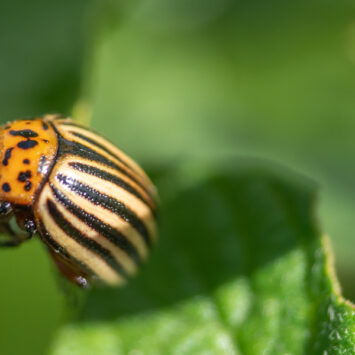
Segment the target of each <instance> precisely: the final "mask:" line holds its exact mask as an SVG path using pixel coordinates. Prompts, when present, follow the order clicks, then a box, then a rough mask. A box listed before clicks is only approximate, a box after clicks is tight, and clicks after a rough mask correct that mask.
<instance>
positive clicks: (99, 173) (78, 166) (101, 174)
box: [69, 162, 155, 215]
mask: <svg viewBox="0 0 355 355" xmlns="http://www.w3.org/2000/svg"><path fill="white" fill-rule="evenodd" d="M69 166H71V167H72V168H73V169H75V170H79V171H81V172H83V173H86V174H90V175H93V176H96V177H98V178H100V179H102V180H106V181H110V182H112V183H113V184H115V185H117V186H119V187H122V188H123V189H125V190H126V191H128V192H129V193H131V194H132V195H134V196H136V197H138V198H139V199H140V200H141V201H142V202H143V203H144V204H146V205H147V206H148V207H149V208H150V210H151V211H152V213H153V214H154V215H155V209H154V207H152V205H151V204H150V203H149V202H148V201H147V200H146V199H145V198H144V197H143V196H142V195H141V194H140V193H139V192H138V191H137V190H136V189H135V188H134V187H133V186H131V185H130V184H129V183H127V182H126V181H124V180H122V179H120V178H119V177H117V176H115V175H113V174H110V173H109V172H107V171H105V170H102V169H99V168H96V167H95V166H91V165H87V164H82V163H79V162H70V163H69Z"/></svg>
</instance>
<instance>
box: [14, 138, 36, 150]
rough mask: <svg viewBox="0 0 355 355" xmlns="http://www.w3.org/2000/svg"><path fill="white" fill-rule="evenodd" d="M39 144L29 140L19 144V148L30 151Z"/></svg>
mask: <svg viewBox="0 0 355 355" xmlns="http://www.w3.org/2000/svg"><path fill="white" fill-rule="evenodd" d="M37 144H38V142H37V141H34V140H32V139H28V140H27V141H21V142H19V143H17V146H18V147H19V148H22V149H30V148H33V147H35V146H36V145H37Z"/></svg>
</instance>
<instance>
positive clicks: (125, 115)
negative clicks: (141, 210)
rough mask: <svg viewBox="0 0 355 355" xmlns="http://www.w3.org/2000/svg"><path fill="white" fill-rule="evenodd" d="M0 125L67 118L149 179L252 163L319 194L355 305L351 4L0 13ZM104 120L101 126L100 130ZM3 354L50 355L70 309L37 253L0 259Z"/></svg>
mask: <svg viewBox="0 0 355 355" xmlns="http://www.w3.org/2000/svg"><path fill="white" fill-rule="evenodd" d="M0 78H1V80H0V121H1V122H6V121H8V120H12V119H14V118H18V117H25V116H34V115H40V114H43V113H47V112H61V113H63V114H68V115H69V114H71V113H73V112H74V115H76V116H77V117H79V118H81V117H84V116H85V117H87V114H88V113H89V112H92V119H91V125H92V126H93V127H94V128H95V129H96V130H98V131H100V132H102V133H104V134H105V135H106V136H108V137H109V138H110V139H111V140H113V141H115V142H117V143H118V144H119V145H120V147H122V148H123V149H124V150H126V151H128V152H129V153H130V155H132V156H133V157H135V158H136V159H137V160H138V161H139V162H140V163H141V164H142V165H143V166H144V167H145V168H147V169H148V170H149V168H150V167H155V168H156V167H159V166H164V165H166V164H174V163H175V162H176V163H178V162H179V161H182V160H186V159H205V160H211V161H213V160H222V159H224V158H225V157H227V156H251V157H258V158H263V159H266V160H270V161H273V162H276V163H279V164H282V165H284V166H286V167H289V168H291V169H294V170H296V171H298V172H300V173H302V174H304V175H306V176H308V177H311V178H312V179H313V180H315V181H316V182H317V184H318V186H319V205H318V218H319V220H320V225H321V228H322V230H323V231H325V232H326V233H327V234H329V235H330V236H331V240H332V243H333V246H334V251H335V255H336V267H337V273H338V276H339V278H340V281H341V284H342V287H343V292H344V295H345V296H346V297H348V298H350V299H352V300H355V288H354V283H353V280H354V276H355V252H354V242H355V240H354V231H353V229H354V217H355V204H354V202H353V200H354V198H355V183H354V180H355V164H354V156H355V4H354V2H352V1H347V0H340V1H336V2H335V1H327V0H323V1H319V0H308V1H305V0H300V1H297V2H285V1H281V0H272V1H268V2H265V1H261V0H257V1H233V0H179V1H178V0H150V1H148V0H135V1H131V2H129V3H128V2H124V1H114V0H111V1H108V0H103V1H93V0H92V1H84V0H76V1H69V0H62V1H60V2H59V1H58V2H48V1H44V0H33V1H25V0H19V1H10V0H0ZM103 118H104V119H103ZM0 279H1V292H0V307H1V311H0V314H1V317H0V354H6V355H11V354H36V355H38V354H42V353H45V352H46V349H47V348H48V346H49V344H50V342H51V339H52V336H53V334H54V332H55V330H56V328H57V326H58V325H59V324H60V321H61V319H62V317H63V309H64V301H63V295H62V293H61V291H60V289H59V288H58V287H57V282H56V279H55V276H54V273H53V268H52V266H51V264H50V260H49V258H48V255H47V254H46V253H45V250H44V248H43V247H42V245H41V243H40V242H39V241H38V240H34V241H31V242H30V243H26V244H24V245H22V246H21V247H20V248H16V249H14V250H1V255H0Z"/></svg>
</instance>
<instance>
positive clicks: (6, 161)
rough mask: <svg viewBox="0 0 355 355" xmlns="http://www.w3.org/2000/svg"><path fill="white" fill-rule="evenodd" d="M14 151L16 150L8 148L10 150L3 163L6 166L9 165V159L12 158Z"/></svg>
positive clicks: (7, 150)
mask: <svg viewBox="0 0 355 355" xmlns="http://www.w3.org/2000/svg"><path fill="white" fill-rule="evenodd" d="M12 149H14V148H8V149H6V152H5V156H4V160H3V161H2V164H3V165H5V166H6V165H7V164H9V159H10V158H11V152H12Z"/></svg>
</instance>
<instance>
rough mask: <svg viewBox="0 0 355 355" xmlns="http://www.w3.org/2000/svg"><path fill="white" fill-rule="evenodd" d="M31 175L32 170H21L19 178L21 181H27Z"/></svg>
mask: <svg viewBox="0 0 355 355" xmlns="http://www.w3.org/2000/svg"><path fill="white" fill-rule="evenodd" d="M31 176H32V174H31V170H27V171H25V172H23V171H21V172H20V173H19V174H18V177H17V180H18V181H20V182H25V181H27V180H28V179H29V178H30V177H31Z"/></svg>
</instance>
